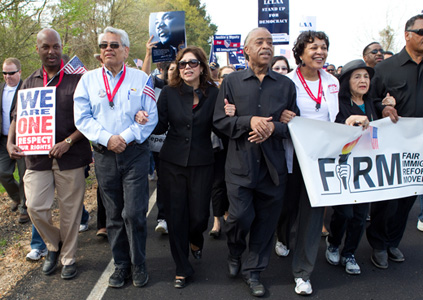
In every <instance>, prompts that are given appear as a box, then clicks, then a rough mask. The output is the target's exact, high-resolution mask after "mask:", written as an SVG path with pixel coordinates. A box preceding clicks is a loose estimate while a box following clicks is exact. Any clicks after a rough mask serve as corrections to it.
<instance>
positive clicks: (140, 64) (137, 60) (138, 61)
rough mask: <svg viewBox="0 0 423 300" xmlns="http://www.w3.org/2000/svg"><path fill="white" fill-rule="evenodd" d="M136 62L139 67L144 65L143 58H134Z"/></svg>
mask: <svg viewBox="0 0 423 300" xmlns="http://www.w3.org/2000/svg"><path fill="white" fill-rule="evenodd" d="M134 63H135V65H136V66H137V67H138V68H142V65H143V61H142V59H139V58H135V59H134Z"/></svg>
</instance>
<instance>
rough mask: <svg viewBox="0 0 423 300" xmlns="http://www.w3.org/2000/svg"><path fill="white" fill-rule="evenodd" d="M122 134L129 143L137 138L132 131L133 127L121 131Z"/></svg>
mask: <svg viewBox="0 0 423 300" xmlns="http://www.w3.org/2000/svg"><path fill="white" fill-rule="evenodd" d="M120 136H121V137H123V139H124V140H125V142H126V143H127V144H129V143H130V142H132V141H133V140H135V135H134V134H133V133H132V131H131V128H127V129H125V130H124V131H123V132H121V134H120Z"/></svg>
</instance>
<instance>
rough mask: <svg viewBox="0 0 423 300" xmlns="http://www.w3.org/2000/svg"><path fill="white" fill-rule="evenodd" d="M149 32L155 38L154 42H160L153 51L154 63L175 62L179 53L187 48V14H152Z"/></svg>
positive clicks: (181, 12) (175, 12) (173, 12)
mask: <svg viewBox="0 0 423 300" xmlns="http://www.w3.org/2000/svg"><path fill="white" fill-rule="evenodd" d="M149 31H150V36H151V35H153V36H154V37H153V40H152V42H158V43H157V44H156V47H155V48H153V49H152V60H153V63H155V62H162V61H174V60H175V58H176V54H177V53H178V51H179V50H181V49H183V48H185V47H186V38H185V12H184V11H168V12H155V13H151V14H150V19H149Z"/></svg>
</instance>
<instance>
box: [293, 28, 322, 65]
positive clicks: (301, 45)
mask: <svg viewBox="0 0 423 300" xmlns="http://www.w3.org/2000/svg"><path fill="white" fill-rule="evenodd" d="M315 39H319V40H324V41H325V43H326V47H327V48H328V50H329V38H328V36H327V35H326V33H324V32H323V31H312V30H309V31H303V32H301V33H300V35H299V36H298V38H297V40H296V41H295V43H294V47H293V48H292V52H293V53H294V57H295V63H296V64H297V65H299V64H301V63H302V61H301V58H300V56H301V55H303V53H304V49H305V48H306V47H307V44H310V43H313V42H314V40H315Z"/></svg>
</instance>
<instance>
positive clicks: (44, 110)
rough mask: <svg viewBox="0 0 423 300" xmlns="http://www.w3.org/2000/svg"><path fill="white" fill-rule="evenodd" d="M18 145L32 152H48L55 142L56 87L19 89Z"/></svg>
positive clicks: (27, 153) (28, 152) (29, 152)
mask: <svg viewBox="0 0 423 300" xmlns="http://www.w3.org/2000/svg"><path fill="white" fill-rule="evenodd" d="M17 105H18V106H17V121H16V145H17V146H18V147H19V148H21V149H22V151H24V152H25V154H26V155H31V154H48V152H49V150H50V149H51V148H52V147H53V145H54V144H55V134H56V87H54V86H52V87H40V88H32V89H24V90H19V93H18V99H17Z"/></svg>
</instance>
